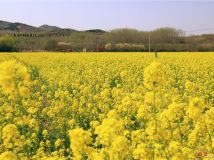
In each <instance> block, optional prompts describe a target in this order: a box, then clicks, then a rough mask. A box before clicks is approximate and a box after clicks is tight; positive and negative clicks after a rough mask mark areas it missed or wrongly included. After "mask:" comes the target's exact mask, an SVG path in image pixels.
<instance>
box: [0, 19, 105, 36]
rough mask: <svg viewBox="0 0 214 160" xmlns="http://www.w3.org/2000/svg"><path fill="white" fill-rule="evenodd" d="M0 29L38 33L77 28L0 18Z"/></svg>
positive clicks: (101, 31)
mask: <svg viewBox="0 0 214 160" xmlns="http://www.w3.org/2000/svg"><path fill="white" fill-rule="evenodd" d="M0 31H5V32H25V33H39V32H52V31H70V32H74V31H77V30H74V29H70V28H66V29H65V28H60V27H57V26H50V25H47V24H44V25H41V26H40V27H35V26H31V25H28V24H24V23H19V22H15V23H12V22H7V21H2V20H0ZM86 32H96V33H104V32H105V31H103V30H100V29H91V30H86Z"/></svg>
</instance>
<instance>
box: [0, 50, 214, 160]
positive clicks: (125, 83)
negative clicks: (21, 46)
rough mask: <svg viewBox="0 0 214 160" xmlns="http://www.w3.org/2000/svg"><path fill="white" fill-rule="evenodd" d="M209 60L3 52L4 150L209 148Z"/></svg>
mask: <svg viewBox="0 0 214 160" xmlns="http://www.w3.org/2000/svg"><path fill="white" fill-rule="evenodd" d="M13 59H16V60H13ZM213 68H214V53H160V55H159V57H158V59H155V56H154V54H153V53H99V54H98V53H77V54H76V53H73V54H70V53H66V54H59V53H50V54H48V53H22V54H13V53H6V54H3V53H2V54H1V55H0V160H19V159H21V160H28V159H30V160H59V159H60V160H70V159H71V160H72V159H74V160H86V159H88V160H125V159H126V160H156V159H157V160H168V159H172V160H189V159H209V158H210V157H211V158H212V157H214V78H213V77H214V70H213Z"/></svg>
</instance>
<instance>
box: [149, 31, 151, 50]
mask: <svg viewBox="0 0 214 160" xmlns="http://www.w3.org/2000/svg"><path fill="white" fill-rule="evenodd" d="M150 33H151V31H149V53H150V52H151V34H150Z"/></svg>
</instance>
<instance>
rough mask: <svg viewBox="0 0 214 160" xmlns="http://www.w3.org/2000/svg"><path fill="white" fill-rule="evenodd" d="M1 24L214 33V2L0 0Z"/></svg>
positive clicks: (194, 0)
mask: <svg viewBox="0 0 214 160" xmlns="http://www.w3.org/2000/svg"><path fill="white" fill-rule="evenodd" d="M0 20H5V21H12V22H23V23H27V24H30V25H35V26H40V25H42V24H49V25H56V26H60V27H65V28H73V29H78V30H85V29H92V28H93V29H94V28H99V29H104V30H110V29H113V28H121V27H128V28H137V29H140V30H150V29H154V28H159V27H166V26H169V27H176V28H180V29H183V30H185V31H188V33H202V32H205V33H209V32H211V33H214V0H213V1H211V0H210V1H206V0H191V1H190V0H188V1H185V0H180V1H175V0H156V1H154V0H152V1H151V0H150V1H149V0H0Z"/></svg>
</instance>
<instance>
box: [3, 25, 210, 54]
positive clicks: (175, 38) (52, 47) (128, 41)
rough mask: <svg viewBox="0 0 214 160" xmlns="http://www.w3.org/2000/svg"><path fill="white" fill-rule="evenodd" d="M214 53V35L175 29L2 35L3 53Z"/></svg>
mask: <svg viewBox="0 0 214 160" xmlns="http://www.w3.org/2000/svg"><path fill="white" fill-rule="evenodd" d="M149 41H150V50H151V51H213V50H214V35H213V34H207V35H194V36H186V35H185V33H184V31H182V30H178V29H175V28H160V29H156V30H153V31H150V32H148V31H147V32H146V31H139V30H136V29H128V28H123V29H114V30H111V31H109V32H105V31H102V30H88V31H76V30H63V29H61V30H60V29H58V30H51V31H48V32H33V30H32V32H31V31H27V32H23V31H10V32H0V51H1V52H2V51H3V52H4V51H6V52H8V51H22V52H25V51H65V52H68V51H69V52H70V51H80V52H81V51H93V52H94V51H97V52H100V51H124V52H126V51H127V52H129V51H149Z"/></svg>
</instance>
